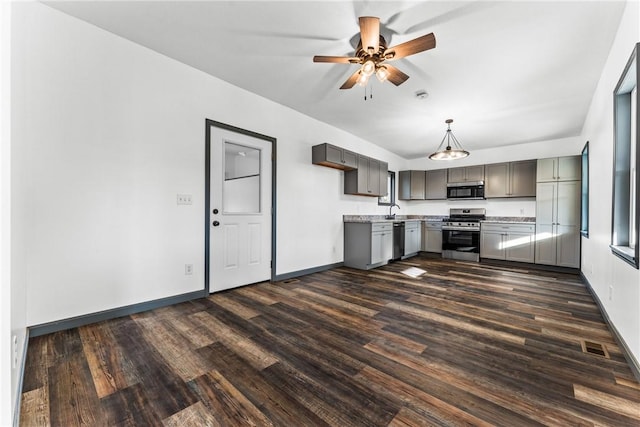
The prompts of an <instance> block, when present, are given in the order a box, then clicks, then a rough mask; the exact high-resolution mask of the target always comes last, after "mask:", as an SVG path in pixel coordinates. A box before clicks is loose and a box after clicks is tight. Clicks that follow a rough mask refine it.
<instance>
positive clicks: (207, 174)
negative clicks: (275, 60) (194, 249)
mask: <svg viewBox="0 0 640 427" xmlns="http://www.w3.org/2000/svg"><path fill="white" fill-rule="evenodd" d="M212 127H216V128H219V129H223V130H228V131H231V132H235V133H239V134H241V135H247V136H251V137H253V138H257V139H262V140H264V141H267V142H270V143H271V278H270V281H271V282H274V281H275V277H276V163H277V162H276V159H277V156H276V146H277V140H276V138H273V137H271V136H267V135H263V134H260V133H256V132H253V131H250V130H247V129H242V128H239V127H236V126H232V125H229V124H226V123H222V122H217V121H215V120H211V119H205V150H204V151H205V155H204V158H205V164H204V194H205V197H204V210H205V213H204V290H205V293H206V295H209V274H210V268H211V266H210V263H209V257H210V253H209V250H210V249H209V243H210V239H211V227H210V223H211V200H210V197H211V128H212Z"/></svg>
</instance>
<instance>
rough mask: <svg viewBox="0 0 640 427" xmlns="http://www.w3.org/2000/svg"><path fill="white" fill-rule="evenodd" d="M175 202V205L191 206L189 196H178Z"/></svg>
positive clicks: (191, 202) (191, 199) (190, 197)
mask: <svg viewBox="0 0 640 427" xmlns="http://www.w3.org/2000/svg"><path fill="white" fill-rule="evenodd" d="M176 201H177V203H178V204H179V205H192V204H193V198H192V196H191V194H178V196H177V200H176Z"/></svg>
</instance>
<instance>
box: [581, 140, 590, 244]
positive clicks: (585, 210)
mask: <svg viewBox="0 0 640 427" xmlns="http://www.w3.org/2000/svg"><path fill="white" fill-rule="evenodd" d="M581 186H582V197H581V209H580V234H582V235H583V236H584V237H589V141H587V143H586V144H584V148H583V149H582V181H581Z"/></svg>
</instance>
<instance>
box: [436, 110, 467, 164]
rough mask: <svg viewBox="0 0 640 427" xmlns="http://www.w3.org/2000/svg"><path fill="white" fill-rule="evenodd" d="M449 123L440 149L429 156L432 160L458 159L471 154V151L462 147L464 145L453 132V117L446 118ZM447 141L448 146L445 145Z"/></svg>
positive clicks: (439, 146)
mask: <svg viewBox="0 0 640 427" xmlns="http://www.w3.org/2000/svg"><path fill="white" fill-rule="evenodd" d="M445 123H446V124H447V132H446V133H445V134H444V138H442V141H441V142H440V145H438V149H437V150H436V152H435V153H433V154H432V155H430V156H429V158H430V159H431V160H456V159H463V158H465V157H467V156H468V155H469V152H468V151H467V150H465V149H463V148H462V145H460V143H459V142H458V140H457V139H456V137H455V136H454V135H453V132H451V123H453V119H447V120H445ZM445 141H446V142H447V145H446V148H444V149H443V148H442V147H444V143H445Z"/></svg>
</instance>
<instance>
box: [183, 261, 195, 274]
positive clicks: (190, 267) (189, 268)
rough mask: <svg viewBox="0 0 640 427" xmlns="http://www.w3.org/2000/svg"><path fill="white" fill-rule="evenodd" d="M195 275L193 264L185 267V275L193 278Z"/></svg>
mask: <svg viewBox="0 0 640 427" xmlns="http://www.w3.org/2000/svg"><path fill="white" fill-rule="evenodd" d="M192 274H193V264H185V265H184V275H185V276H191V275H192Z"/></svg>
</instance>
